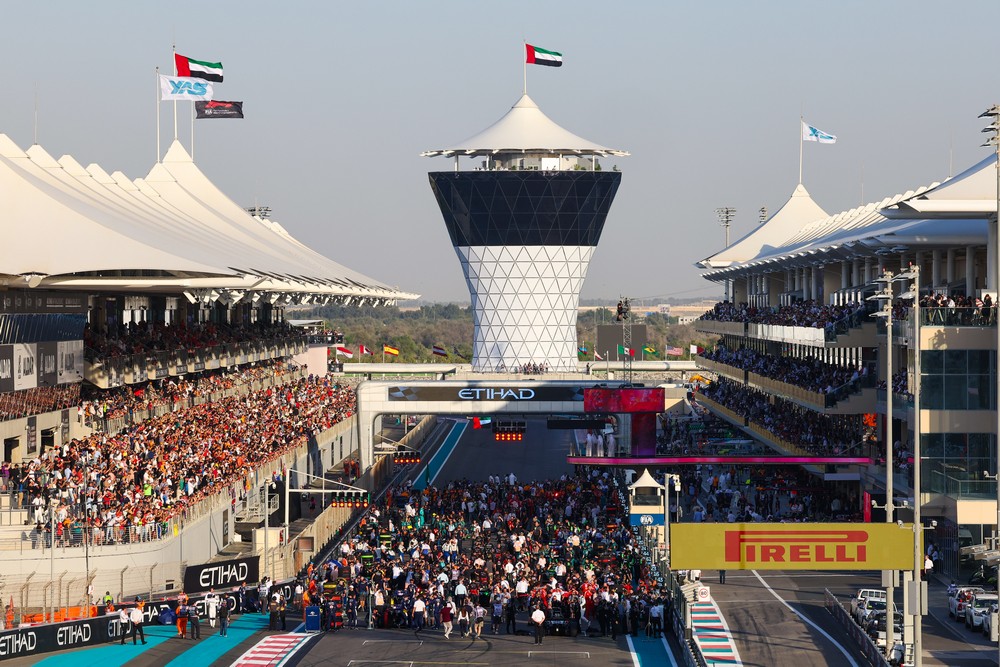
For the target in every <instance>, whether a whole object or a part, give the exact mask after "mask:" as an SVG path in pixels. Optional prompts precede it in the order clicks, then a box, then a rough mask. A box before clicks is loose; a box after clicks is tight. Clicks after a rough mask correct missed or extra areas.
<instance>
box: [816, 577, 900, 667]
mask: <svg viewBox="0 0 1000 667" xmlns="http://www.w3.org/2000/svg"><path fill="white" fill-rule="evenodd" d="M823 595H824V597H825V598H826V608H827V610H828V611H829V612H830V613H831V614H833V617H834V618H835V619H837V622H838V623H840V625H841V626H843V628H844V630H846V631H847V634H848V635H850V637H851V639H853V640H854V641H855V642H856V643H857V645H858V648H860V649H861V652H862V653H863V654H864V656H865V657H866V658H868V660H870V661H871V664H872V665H873V666H874V667H890V666H889V663H888V662H887V661H886V659H885V656H884V655H882V649H880V648H879V647H877V646H875V642H873V641H872V640H871V637H869V636H868V635H867V634H865V631H864V630H862V629H861V626H860V625H858V624H857V623H855V622H854V619H853V618H851V614H850V612H848V611H847V609H845V608H844V605H842V604H841V603H840V600H838V599H837V596H835V595H834V594H833V593H831V592H830V589H829V588H824V589H823Z"/></svg>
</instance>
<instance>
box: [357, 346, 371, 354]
mask: <svg viewBox="0 0 1000 667" xmlns="http://www.w3.org/2000/svg"><path fill="white" fill-rule="evenodd" d="M358 353H359V354H368V355H370V354H371V353H372V351H371V350H369V349H368V348H367V347H365V346H364V345H362V346H361V348H360V349H359V350H358Z"/></svg>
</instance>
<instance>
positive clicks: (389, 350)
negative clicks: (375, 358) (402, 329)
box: [382, 345, 399, 357]
mask: <svg viewBox="0 0 1000 667" xmlns="http://www.w3.org/2000/svg"><path fill="white" fill-rule="evenodd" d="M382 354H391V355H392V356H394V357H398V356H399V350H398V349H397V348H395V347H393V346H391V345H383V346H382Z"/></svg>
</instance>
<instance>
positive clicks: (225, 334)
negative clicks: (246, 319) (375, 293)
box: [83, 322, 303, 359]
mask: <svg viewBox="0 0 1000 667" xmlns="http://www.w3.org/2000/svg"><path fill="white" fill-rule="evenodd" d="M302 335H303V333H302V330H301V329H296V328H295V327H292V326H291V325H289V324H288V323H287V322H276V323H273V324H270V323H264V322H255V323H253V324H218V323H214V322H202V323H198V324H185V323H175V324H164V323H162V322H131V323H129V324H123V325H121V326H119V327H117V328H115V329H113V330H110V331H99V330H97V329H96V328H94V327H92V326H90V325H89V324H88V325H87V327H86V328H85V329H84V331H83V345H84V351H85V354H86V356H87V358H88V359H94V358H108V357H112V358H113V357H122V356H129V355H133V354H140V355H142V354H154V353H156V352H169V351H172V350H196V349H200V348H206V347H213V346H216V345H234V344H237V343H246V342H252V341H261V340H275V339H292V338H297V337H300V336H302Z"/></svg>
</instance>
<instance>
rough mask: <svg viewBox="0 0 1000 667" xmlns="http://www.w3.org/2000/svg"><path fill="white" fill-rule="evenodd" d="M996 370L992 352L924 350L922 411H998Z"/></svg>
mask: <svg viewBox="0 0 1000 667" xmlns="http://www.w3.org/2000/svg"><path fill="white" fill-rule="evenodd" d="M995 369H996V355H995V353H994V352H993V350H922V351H921V353H920V375H921V378H922V382H921V383H920V389H921V392H920V407H921V409H923V410H994V409H996V387H997V383H996V370H995Z"/></svg>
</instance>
